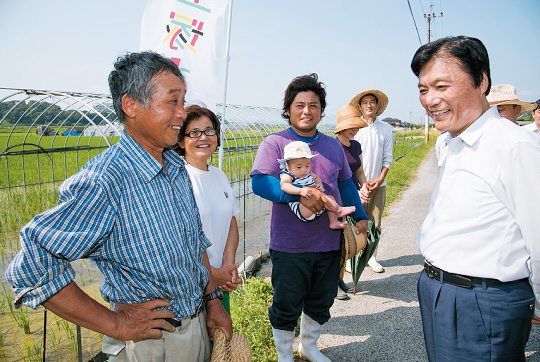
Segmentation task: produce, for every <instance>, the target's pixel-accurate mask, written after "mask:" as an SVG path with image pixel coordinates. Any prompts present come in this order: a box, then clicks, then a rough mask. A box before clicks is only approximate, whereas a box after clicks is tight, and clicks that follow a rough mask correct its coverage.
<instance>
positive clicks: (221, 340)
mask: <svg viewBox="0 0 540 362" xmlns="http://www.w3.org/2000/svg"><path fill="white" fill-rule="evenodd" d="M210 362H251V346H250V344H249V341H248V340H247V338H246V337H244V336H243V335H242V334H238V333H233V337H232V339H231V340H230V341H227V339H226V338H225V332H223V331H222V330H221V329H219V328H216V329H215V330H214V346H213V347H212V357H211V359H210Z"/></svg>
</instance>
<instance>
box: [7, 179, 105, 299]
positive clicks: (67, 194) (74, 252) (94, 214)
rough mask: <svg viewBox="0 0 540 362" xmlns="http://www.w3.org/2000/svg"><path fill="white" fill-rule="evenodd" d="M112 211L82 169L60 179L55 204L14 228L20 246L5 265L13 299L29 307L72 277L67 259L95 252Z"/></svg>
mask: <svg viewBox="0 0 540 362" xmlns="http://www.w3.org/2000/svg"><path fill="white" fill-rule="evenodd" d="M115 217H116V212H115V210H114V208H113V207H112V205H111V204H110V202H109V198H108V197H107V194H106V192H105V191H104V189H103V188H102V187H100V185H99V184H96V183H94V182H93V181H91V180H89V179H88V178H86V177H85V176H84V173H83V174H80V175H79V174H77V175H76V176H73V177H72V178H70V179H68V180H67V181H66V182H64V184H63V185H62V186H61V187H60V189H59V203H58V205H57V206H56V207H54V208H52V209H50V210H47V211H45V212H44V213H42V214H40V215H38V216H36V217H35V218H34V219H32V220H31V221H30V222H29V223H28V224H27V225H25V226H24V227H23V228H22V230H21V232H20V235H19V238H20V244H21V249H20V251H19V252H18V253H17V255H16V256H15V257H14V258H13V260H12V262H11V263H10V265H9V266H8V268H7V269H6V278H7V280H8V281H9V282H10V283H11V285H12V289H13V291H14V293H15V301H14V302H15V305H16V306H18V305H20V304H21V303H22V304H25V305H27V306H29V307H31V308H34V309H35V308H37V307H38V306H39V305H40V304H42V303H43V302H44V301H46V300H47V299H49V298H50V297H51V296H53V295H54V294H56V293H58V292H59V291H60V290H61V289H62V288H64V287H65V286H66V285H68V284H69V283H70V282H71V281H72V280H73V278H74V277H75V271H74V270H73V268H72V267H71V264H70V262H71V261H73V260H76V259H79V258H85V257H88V256H89V255H91V254H92V253H93V252H95V251H96V249H97V248H98V247H99V245H100V244H102V243H103V242H104V241H105V240H106V238H107V235H108V234H109V233H110V230H111V229H112V226H113V225H114V219H115Z"/></svg>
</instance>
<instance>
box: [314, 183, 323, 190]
mask: <svg viewBox="0 0 540 362" xmlns="http://www.w3.org/2000/svg"><path fill="white" fill-rule="evenodd" d="M315 188H316V189H317V190H319V191H320V192H324V186H323V184H315Z"/></svg>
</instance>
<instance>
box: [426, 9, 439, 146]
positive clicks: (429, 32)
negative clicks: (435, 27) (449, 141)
mask: <svg viewBox="0 0 540 362" xmlns="http://www.w3.org/2000/svg"><path fill="white" fill-rule="evenodd" d="M432 8H433V5H429V14H427V15H426V14H424V18H425V19H426V20H427V42H428V43H431V20H433V19H435V18H442V16H443V13H442V12H441V13H440V14H439V15H435V13H434V12H433V11H432ZM425 134H426V136H425V142H426V143H428V141H429V116H428V113H427V111H426V127H425Z"/></svg>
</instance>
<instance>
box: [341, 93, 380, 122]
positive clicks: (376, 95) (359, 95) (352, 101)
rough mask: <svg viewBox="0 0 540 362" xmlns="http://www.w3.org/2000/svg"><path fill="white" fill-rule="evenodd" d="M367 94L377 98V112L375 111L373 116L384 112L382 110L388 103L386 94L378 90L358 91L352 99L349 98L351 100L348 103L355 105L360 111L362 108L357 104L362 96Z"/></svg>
mask: <svg viewBox="0 0 540 362" xmlns="http://www.w3.org/2000/svg"><path fill="white" fill-rule="evenodd" d="M368 94H373V95H374V96H375V98H377V112H376V113H375V117H378V116H380V115H381V114H382V113H383V112H384V110H385V109H386V106H387V105H388V97H387V96H386V94H384V93H383V92H381V91H380V90H377V89H370V90H366V91H363V92H361V93H358V94H357V95H355V96H354V97H353V99H351V101H350V102H349V105H351V106H355V107H357V108H358V109H359V110H360V112H362V110H361V109H360V107H358V106H359V105H360V100H361V99H362V97H364V96H366V95H368Z"/></svg>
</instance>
